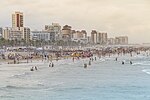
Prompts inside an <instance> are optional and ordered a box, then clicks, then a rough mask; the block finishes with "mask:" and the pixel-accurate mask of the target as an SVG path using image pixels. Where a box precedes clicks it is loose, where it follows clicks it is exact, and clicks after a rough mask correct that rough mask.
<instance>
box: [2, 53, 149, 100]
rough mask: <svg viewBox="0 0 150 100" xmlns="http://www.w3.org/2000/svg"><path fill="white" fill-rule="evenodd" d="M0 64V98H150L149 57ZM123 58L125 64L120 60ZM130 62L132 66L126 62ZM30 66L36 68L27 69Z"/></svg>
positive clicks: (135, 99) (37, 99)
mask: <svg viewBox="0 0 150 100" xmlns="http://www.w3.org/2000/svg"><path fill="white" fill-rule="evenodd" d="M114 60H115V57H111V58H109V57H106V58H101V59H98V58H97V60H96V61H93V62H91V63H92V65H91V66H88V68H87V69H84V68H83V64H84V63H88V59H84V60H83V59H80V60H75V61H74V62H73V61H72V60H71V59H65V60H60V61H54V65H55V67H53V68H50V67H48V64H49V63H48V62H46V61H45V62H41V61H34V62H32V63H28V64H17V65H13V64H9V65H8V64H2V65H0V100H150V95H149V94H150V57H146V56H143V55H139V56H133V57H129V56H122V57H119V58H118V61H117V62H116V61H114ZM122 60H125V65H121V61H122ZM130 60H132V61H133V65H130V64H129V61H130ZM32 66H37V67H38V70H37V71H34V72H30V68H31V67H32Z"/></svg>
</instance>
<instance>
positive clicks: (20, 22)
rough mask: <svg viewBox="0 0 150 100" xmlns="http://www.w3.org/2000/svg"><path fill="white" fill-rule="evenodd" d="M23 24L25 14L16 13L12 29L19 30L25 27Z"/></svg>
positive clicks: (13, 16)
mask: <svg viewBox="0 0 150 100" xmlns="http://www.w3.org/2000/svg"><path fill="white" fill-rule="evenodd" d="M23 24H24V22H23V13H22V12H15V13H14V14H12V27H13V28H16V27H17V28H19V29H20V27H23V26H24V25H23Z"/></svg>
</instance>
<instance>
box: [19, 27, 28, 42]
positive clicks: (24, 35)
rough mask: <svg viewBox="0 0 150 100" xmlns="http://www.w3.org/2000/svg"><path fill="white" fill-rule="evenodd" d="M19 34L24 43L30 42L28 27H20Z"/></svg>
mask: <svg viewBox="0 0 150 100" xmlns="http://www.w3.org/2000/svg"><path fill="white" fill-rule="evenodd" d="M20 30H21V32H22V37H21V38H22V39H24V40H25V41H26V43H28V42H29V40H30V28H28V27H21V28H20Z"/></svg>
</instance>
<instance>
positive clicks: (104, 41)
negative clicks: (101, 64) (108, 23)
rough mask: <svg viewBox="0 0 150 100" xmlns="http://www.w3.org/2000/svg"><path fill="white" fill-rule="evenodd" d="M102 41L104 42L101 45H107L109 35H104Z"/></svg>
mask: <svg viewBox="0 0 150 100" xmlns="http://www.w3.org/2000/svg"><path fill="white" fill-rule="evenodd" d="M101 40H102V43H101V44H107V33H102V37H101Z"/></svg>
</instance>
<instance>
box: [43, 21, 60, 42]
mask: <svg viewBox="0 0 150 100" xmlns="http://www.w3.org/2000/svg"><path fill="white" fill-rule="evenodd" d="M45 30H46V31H48V32H50V33H55V40H56V41H57V40H60V39H61V37H62V34H61V26H60V25H59V23H52V25H45Z"/></svg>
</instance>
